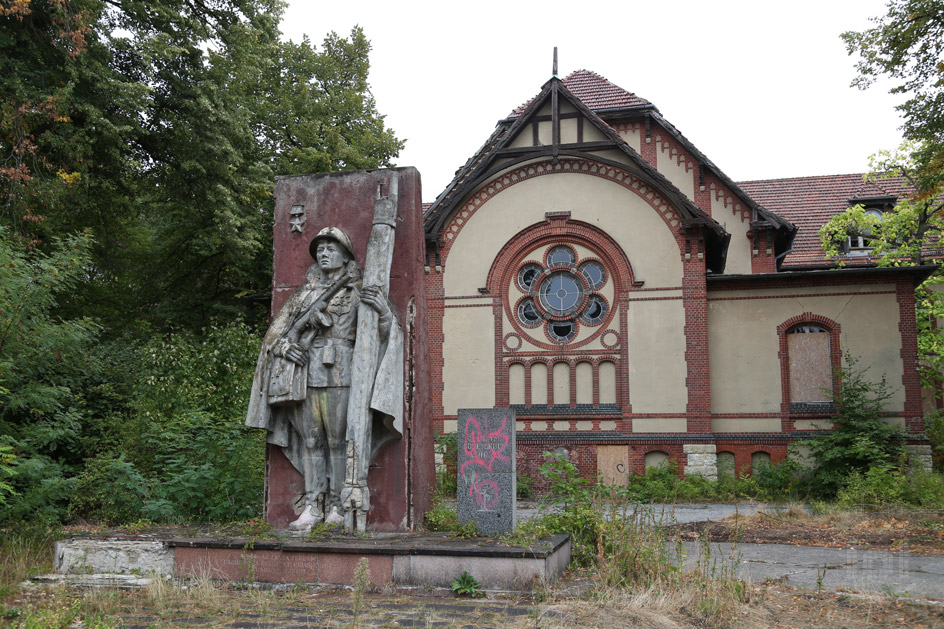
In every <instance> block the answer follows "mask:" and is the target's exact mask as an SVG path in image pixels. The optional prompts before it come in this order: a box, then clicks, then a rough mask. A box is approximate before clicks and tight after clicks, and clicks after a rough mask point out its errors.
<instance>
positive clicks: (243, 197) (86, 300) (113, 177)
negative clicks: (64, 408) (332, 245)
mask: <svg viewBox="0 0 944 629" xmlns="http://www.w3.org/2000/svg"><path fill="white" fill-rule="evenodd" d="M17 5H18V6H19V8H18V9H17V10H16V11H13V12H7V11H6V10H4V11H2V12H0V90H2V93H3V94H4V99H3V103H2V104H0V194H2V198H3V200H4V203H3V205H2V206H0V224H6V225H9V226H11V227H13V228H14V229H15V230H16V231H17V232H18V233H20V234H22V235H23V236H24V237H27V238H29V239H30V240H32V241H34V244H35V245H37V246H40V247H43V248H45V247H46V246H47V245H46V243H47V241H48V240H49V239H50V238H51V237H52V236H55V235H57V234H64V233H74V232H77V231H80V230H84V229H88V230H91V231H92V233H93V236H94V239H95V241H96V245H95V248H94V250H93V256H92V257H93V265H92V266H90V268H89V269H88V273H87V277H86V281H84V282H83V283H82V285H81V286H79V287H78V290H77V291H76V295H75V296H74V299H73V300H72V303H71V304H70V305H69V310H70V312H71V313H72V314H73V315H74V314H75V313H81V314H84V315H89V316H94V317H97V318H99V319H101V321H102V322H103V323H104V324H105V325H106V329H107V330H109V331H112V330H118V329H121V328H123V327H124V326H127V325H130V324H135V325H140V324H141V323H142V322H149V323H151V325H153V326H155V327H160V328H163V329H165V330H166V329H173V327H174V326H175V325H184V326H187V327H189V328H191V329H198V328H200V327H202V326H203V325H205V324H206V323H207V322H208V320H209V319H210V318H211V317H213V316H229V315H231V313H233V312H240V313H242V314H243V315H244V316H248V317H249V318H251V319H255V320H256V321H259V322H261V321H262V320H264V318H265V314H266V313H265V305H266V303H267V301H268V300H267V299H265V298H264V295H266V294H267V293H268V292H269V289H270V284H271V279H270V276H269V269H270V268H271V214H272V195H271V190H272V179H273V175H274V174H276V173H297V172H324V171H328V170H339V169H354V168H373V167H379V166H386V165H389V164H390V160H391V159H392V158H393V157H395V156H396V154H397V153H398V152H399V150H400V149H401V147H402V142H401V141H400V140H398V139H397V138H396V137H395V136H394V134H393V132H392V131H391V130H390V129H387V128H386V127H385V126H384V123H383V116H381V115H380V114H379V113H378V112H377V110H376V104H375V102H374V100H373V97H372V96H371V94H370V90H369V86H368V83H367V76H368V71H369V62H368V55H369V52H370V44H369V42H368V41H367V38H366V37H365V36H364V33H363V32H362V31H361V30H360V29H359V28H355V29H354V30H353V31H352V32H351V34H350V36H349V37H348V38H344V37H341V36H338V35H336V34H334V33H332V34H330V35H329V36H328V37H327V38H326V39H325V42H324V44H323V46H322V49H321V50H320V51H316V49H315V47H314V46H313V45H311V44H310V43H309V42H308V41H307V40H306V41H304V42H302V43H301V44H294V43H292V42H288V41H282V38H281V33H280V32H279V28H278V24H279V20H280V18H281V15H282V11H283V6H284V5H283V3H282V2H280V0H220V1H219V2H213V3H209V4H208V3H205V2H202V1H200V0H181V1H179V2H177V1H174V2H171V1H168V0H149V1H148V2H143V1H141V0H129V1H126V2H120V3H102V2H98V1H97V0H71V1H70V2H53V1H51V0H34V1H33V2H29V3H17ZM257 295H258V296H260V297H261V298H256V296H257Z"/></svg>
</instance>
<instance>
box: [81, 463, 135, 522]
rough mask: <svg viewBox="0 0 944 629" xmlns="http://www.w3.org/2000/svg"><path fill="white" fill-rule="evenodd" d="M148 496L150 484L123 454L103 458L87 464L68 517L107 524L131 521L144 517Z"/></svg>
mask: <svg viewBox="0 0 944 629" xmlns="http://www.w3.org/2000/svg"><path fill="white" fill-rule="evenodd" d="M147 497H148V482H147V481H146V480H145V479H144V477H143V476H141V474H140V472H138V470H137V468H135V466H134V464H133V463H131V462H130V461H128V460H126V459H125V455H124V454H120V455H118V456H117V457H116V456H114V455H111V454H108V455H103V456H101V457H98V458H95V459H89V460H88V461H86V463H85V470H83V472H82V473H81V474H80V475H79V476H78V478H77V479H76V483H75V492H74V494H73V497H72V501H71V503H70V504H69V514H70V515H71V516H72V517H73V518H83V519H86V520H95V521H100V522H105V523H107V524H116V523H122V522H130V521H132V520H136V519H138V518H140V517H141V509H142V508H143V507H144V503H145V501H146V500H147Z"/></svg>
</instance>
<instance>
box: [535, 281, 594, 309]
mask: <svg viewBox="0 0 944 629" xmlns="http://www.w3.org/2000/svg"><path fill="white" fill-rule="evenodd" d="M538 298H539V299H540V300H541V305H542V306H544V309H545V310H547V311H548V312H549V313H550V314H552V315H556V316H562V315H568V314H570V313H572V312H574V311H576V310H577V307H578V306H579V305H580V303H581V302H582V301H583V286H581V285H580V280H578V279H577V276H576V275H574V274H573V273H568V272H567V271H558V272H557V273H552V274H551V275H550V276H549V277H548V278H547V279H546V280H544V282H543V283H542V284H541V292H540V295H539V296H538Z"/></svg>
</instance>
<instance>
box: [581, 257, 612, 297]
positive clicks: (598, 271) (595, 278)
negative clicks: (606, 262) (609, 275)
mask: <svg viewBox="0 0 944 629" xmlns="http://www.w3.org/2000/svg"><path fill="white" fill-rule="evenodd" d="M577 270H578V271H580V274H581V275H583V276H584V277H585V278H587V284H589V285H590V288H592V289H593V290H596V289H598V288H600V287H601V286H603V285H604V284H605V283H606V269H604V268H603V265H602V264H600V263H599V262H597V261H596V260H589V261H587V262H584V263H583V264H581V265H580V267H579V268H578V269H577Z"/></svg>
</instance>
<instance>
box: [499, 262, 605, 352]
mask: <svg viewBox="0 0 944 629" xmlns="http://www.w3.org/2000/svg"><path fill="white" fill-rule="evenodd" d="M606 280H607V273H606V269H605V268H604V266H603V265H602V264H600V262H598V261H596V260H592V259H587V260H583V261H581V260H580V259H578V257H577V254H576V252H575V251H574V250H573V249H571V248H570V247H568V246H566V245H560V246H556V247H553V248H552V249H551V250H550V251H549V252H548V254H547V261H546V264H545V265H543V266H542V265H540V264H537V263H534V262H528V263H526V264H523V265H522V266H521V267H520V268H519V269H518V275H517V282H516V285H517V287H518V290H520V291H521V292H522V293H524V294H525V297H524V298H523V299H521V300H520V301H519V302H518V305H517V308H516V309H515V315H516V318H517V321H518V323H520V324H521V325H523V326H525V327H527V328H537V327H539V326H544V328H545V331H546V332H547V336H548V338H550V339H551V340H552V341H554V342H555V343H561V344H563V343H567V342H569V341H571V340H572V339H574V337H576V336H577V328H578V322H579V323H580V324H583V325H587V326H597V325H600V324H601V323H603V321H604V319H605V318H606V314H607V301H606V299H604V298H603V297H602V296H601V295H599V294H597V291H599V290H600V289H601V288H602V287H603V286H604V285H605V284H606Z"/></svg>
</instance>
